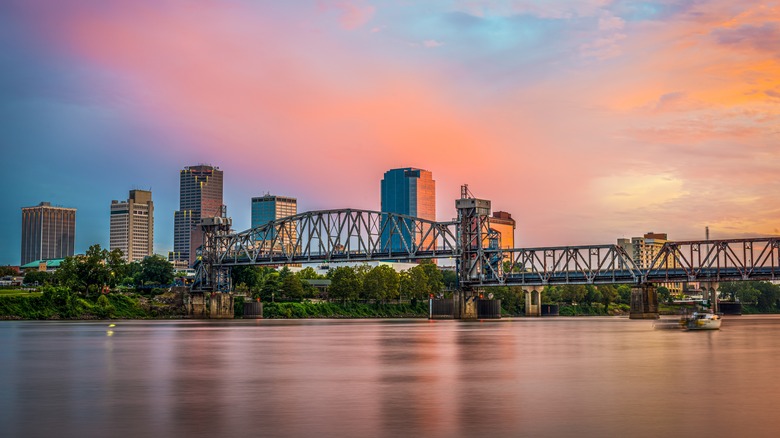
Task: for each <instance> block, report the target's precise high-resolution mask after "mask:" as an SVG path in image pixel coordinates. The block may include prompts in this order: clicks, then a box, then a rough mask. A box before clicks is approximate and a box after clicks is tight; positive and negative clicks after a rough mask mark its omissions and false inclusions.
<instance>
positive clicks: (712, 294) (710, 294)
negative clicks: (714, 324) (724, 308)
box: [702, 281, 720, 313]
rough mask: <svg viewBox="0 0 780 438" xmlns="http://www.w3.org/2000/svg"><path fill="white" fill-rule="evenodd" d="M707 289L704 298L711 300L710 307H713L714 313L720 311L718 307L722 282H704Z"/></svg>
mask: <svg viewBox="0 0 780 438" xmlns="http://www.w3.org/2000/svg"><path fill="white" fill-rule="evenodd" d="M702 285H706V286H704V287H705V288H706V289H705V293H704V294H703V295H704V296H703V298H704V299H705V300H708V301H709V302H710V309H712V313H718V311H719V310H720V309H718V290H719V289H720V283H718V282H717V281H712V282H708V283H702Z"/></svg>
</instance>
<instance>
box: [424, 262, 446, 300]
mask: <svg viewBox="0 0 780 438" xmlns="http://www.w3.org/2000/svg"><path fill="white" fill-rule="evenodd" d="M419 266H421V267H422V270H423V271H424V272H425V275H426V276H427V277H428V293H429V294H434V295H436V294H438V293H439V292H441V291H442V289H444V276H443V275H442V273H441V270H440V269H439V267H438V266H436V265H435V264H434V263H433V262H423V263H420V265H419Z"/></svg>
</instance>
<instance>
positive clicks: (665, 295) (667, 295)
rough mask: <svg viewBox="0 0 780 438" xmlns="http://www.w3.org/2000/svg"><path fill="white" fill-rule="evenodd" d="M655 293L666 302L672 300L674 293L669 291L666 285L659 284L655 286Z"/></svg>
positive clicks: (660, 299) (659, 299)
mask: <svg viewBox="0 0 780 438" xmlns="http://www.w3.org/2000/svg"><path fill="white" fill-rule="evenodd" d="M655 293H657V294H658V301H660V302H664V303H670V302H671V301H672V293H671V292H669V288H668V287H666V286H658V287H657V288H655Z"/></svg>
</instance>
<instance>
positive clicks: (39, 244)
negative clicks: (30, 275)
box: [21, 202, 76, 265]
mask: <svg viewBox="0 0 780 438" xmlns="http://www.w3.org/2000/svg"><path fill="white" fill-rule="evenodd" d="M75 241H76V209H75V208H65V207H53V206H52V205H51V203H49V202H41V203H40V204H38V205H37V206H35V207H23V208H22V262H21V264H22V265H26V264H27V263H30V262H34V261H36V260H51V259H61V258H65V257H69V256H72V255H73V248H74V246H75V245H74V243H75Z"/></svg>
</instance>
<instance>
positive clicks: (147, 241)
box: [109, 190, 154, 262]
mask: <svg viewBox="0 0 780 438" xmlns="http://www.w3.org/2000/svg"><path fill="white" fill-rule="evenodd" d="M109 247H110V249H112V250H114V249H120V250H122V254H124V259H125V260H127V261H129V262H135V261H141V260H143V259H144V257H146V256H150V255H152V254H154V203H153V202H152V192H150V191H147V190H130V196H129V198H128V199H127V201H111V237H110V240H109Z"/></svg>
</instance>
